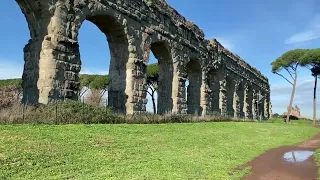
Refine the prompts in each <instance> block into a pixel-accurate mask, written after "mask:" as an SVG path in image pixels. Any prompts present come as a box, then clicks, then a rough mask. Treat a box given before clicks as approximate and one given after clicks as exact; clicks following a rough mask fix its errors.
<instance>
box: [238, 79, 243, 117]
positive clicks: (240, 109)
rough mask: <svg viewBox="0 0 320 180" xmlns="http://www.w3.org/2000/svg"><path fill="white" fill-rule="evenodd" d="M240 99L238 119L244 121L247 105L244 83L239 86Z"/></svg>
mask: <svg viewBox="0 0 320 180" xmlns="http://www.w3.org/2000/svg"><path fill="white" fill-rule="evenodd" d="M237 94H238V99H239V105H238V108H239V110H238V115H237V117H238V118H240V119H244V117H245V109H244V104H245V102H244V101H245V98H244V96H245V92H244V86H243V82H241V83H240V84H239V86H238V92H237Z"/></svg>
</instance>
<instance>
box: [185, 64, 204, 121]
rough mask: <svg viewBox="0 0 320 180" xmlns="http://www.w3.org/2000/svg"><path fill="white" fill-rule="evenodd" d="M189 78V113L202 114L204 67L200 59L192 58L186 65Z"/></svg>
mask: <svg viewBox="0 0 320 180" xmlns="http://www.w3.org/2000/svg"><path fill="white" fill-rule="evenodd" d="M186 72H187V78H188V79H189V84H188V87H187V113H188V114H192V115H201V114H202V109H201V106H200V101H201V85H202V69H201V65H200V62H199V61H196V60H190V61H189V62H188V63H187V65H186Z"/></svg>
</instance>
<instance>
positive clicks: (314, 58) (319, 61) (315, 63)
mask: <svg viewBox="0 0 320 180" xmlns="http://www.w3.org/2000/svg"><path fill="white" fill-rule="evenodd" d="M301 65H302V66H304V67H307V68H308V69H310V71H311V75H312V76H313V77H314V88H313V124H316V121H317V110H316V108H317V102H316V96H317V82H318V78H320V48H318V49H310V50H308V51H307V52H306V53H305V55H304V56H303V57H302V59H301Z"/></svg>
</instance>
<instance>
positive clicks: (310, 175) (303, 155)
mask: <svg viewBox="0 0 320 180" xmlns="http://www.w3.org/2000/svg"><path fill="white" fill-rule="evenodd" d="M319 148H320V134H317V135H315V136H314V137H312V138H311V139H309V140H307V141H305V142H302V143H299V144H297V145H294V146H283V147H280V148H276V149H272V150H270V151H267V152H266V153H264V154H262V155H260V156H259V157H257V158H255V159H254V160H252V161H251V162H249V163H247V164H245V165H244V167H248V166H251V167H252V171H251V173H250V174H249V175H248V176H246V177H245V178H244V179H246V180H316V179H317V176H318V167H317V165H316V163H315V161H314V157H313V153H314V151H315V150H316V149H319Z"/></svg>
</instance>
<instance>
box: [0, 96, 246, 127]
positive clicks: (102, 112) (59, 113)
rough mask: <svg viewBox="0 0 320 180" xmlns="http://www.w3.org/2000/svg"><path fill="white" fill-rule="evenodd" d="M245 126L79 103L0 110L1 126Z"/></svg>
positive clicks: (209, 118) (215, 117) (210, 118)
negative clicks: (117, 112) (127, 111)
mask: <svg viewBox="0 0 320 180" xmlns="http://www.w3.org/2000/svg"><path fill="white" fill-rule="evenodd" d="M227 121H234V122H244V121H252V120H243V119H232V118H230V117H227V116H221V115H208V116H201V117H200V116H192V115H186V114H185V115H183V114H172V113H168V114H165V115H154V114H151V113H142V114H135V115H122V114H116V113H113V112H112V111H111V110H110V109H109V108H106V107H104V106H99V105H95V104H84V103H82V102H80V101H66V102H60V103H57V104H51V105H47V106H45V105H39V106H37V107H32V106H22V105H20V104H18V103H17V104H15V105H13V106H11V107H7V108H5V109H2V110H0V123H1V124H17V123H36V124H43V123H44V124H79V123H80V124H120V123H128V124H160V123H196V122H227Z"/></svg>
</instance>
